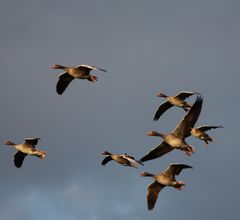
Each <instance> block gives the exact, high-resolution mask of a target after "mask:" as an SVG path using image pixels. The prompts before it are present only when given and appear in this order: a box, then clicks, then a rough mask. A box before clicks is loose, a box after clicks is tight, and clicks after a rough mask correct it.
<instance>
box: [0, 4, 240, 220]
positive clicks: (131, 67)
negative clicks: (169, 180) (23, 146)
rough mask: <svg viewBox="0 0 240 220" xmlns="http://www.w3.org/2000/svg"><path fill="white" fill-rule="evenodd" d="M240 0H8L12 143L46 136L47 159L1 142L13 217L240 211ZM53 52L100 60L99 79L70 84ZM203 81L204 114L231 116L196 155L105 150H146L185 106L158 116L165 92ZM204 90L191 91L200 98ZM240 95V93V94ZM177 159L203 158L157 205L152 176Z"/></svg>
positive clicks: (5, 62) (5, 55) (0, 193)
mask: <svg viewBox="0 0 240 220" xmlns="http://www.w3.org/2000/svg"><path fill="white" fill-rule="evenodd" d="M239 10H240V3H239V1H234V0H202V1H195V0H180V1H179V0H175V1H173V0H166V1H163V0H161V1H154V0H152V1H140V0H139V1H137V0H135V1H111V0H101V1H97V0H85V1H83V0H82V1H77V0H76V1H74V0H70V1H46V0H42V1H36V0H31V1H30V0H24V1H14V0H2V1H1V2H0V25H1V34H0V48H1V59H0V65H1V81H0V93H1V96H0V101H1V113H2V114H1V116H0V117H1V127H0V134H1V136H0V141H1V143H2V142H3V141H4V140H6V139H10V140H12V141H14V142H17V143H19V142H22V141H23V138H25V137H41V141H40V142H39V146H38V147H39V148H40V149H42V150H46V151H48V155H47V156H46V159H45V160H44V161H41V160H38V158H35V157H28V158H26V160H25V161H24V164H23V167H22V168H21V169H17V168H15V167H14V165H13V154H14V150H13V149H11V148H7V147H5V146H2V147H1V148H0V154H1V160H0V173H1V189H0V204H1V205H0V213H1V215H0V216H1V219H11V220H32V219H34V220H39V219H46V220H56V219H58V220H65V219H69V220H76V219H89V220H102V219H114V220H118V219H122V218H124V217H126V218H129V219H132V220H143V219H149V220H153V219H159V218H162V219H166V220H167V219H170V220H172V219H177V218H178V219H179V220H183V219H184V220H186V219H191V220H192V219H194V220H202V219H205V220H211V219H219V220H222V219H227V218H228V219H229V218H230V219H231V220H238V219H239V218H240V212H239V203H240V193H239V190H238V187H239V186H240V178H239V177H238V173H239V170H238V167H239V154H240V150H239V146H238V145H239V144H238V141H237V138H238V137H237V135H238V124H239V115H238V114H239V110H240V106H239V102H238V99H239V82H240V75H239V69H240V65H239V55H240V44H239V39H240V26H239V23H240V14H239ZM53 64H62V65H77V64H90V65H96V66H98V67H101V68H105V69H107V70H108V71H109V73H102V72H95V74H96V75H97V76H98V77H99V81H98V82H97V83H96V84H92V83H89V82H88V81H83V80H76V81H74V82H73V83H72V84H71V85H70V86H69V87H68V88H67V90H66V92H65V93H64V94H63V95H62V96H58V95H57V93H56V91H55V86H56V79H57V75H58V74H59V73H60V72H61V71H56V70H51V69H50V67H51V65H53ZM182 90H189V91H198V92H200V93H202V95H203V97H204V106H203V110H202V113H201V115H200V118H199V121H198V122H197V124H198V125H202V124H212V125H223V126H224V129H217V130H214V131H210V132H209V134H210V135H211V136H213V137H215V138H216V139H217V142H213V143H211V144H210V145H209V147H208V148H205V147H204V145H203V143H202V142H200V141H198V140H196V139H194V138H191V137H190V138H189V139H188V140H187V141H188V143H190V144H192V145H194V146H195V147H196V150H197V152H196V153H195V154H194V155H193V156H192V157H190V158H189V157H186V156H185V155H184V154H183V153H182V152H179V151H176V152H172V153H170V154H168V155H166V156H164V157H162V158H160V159H156V160H153V161H149V162H146V163H145V166H144V167H140V168H139V169H138V170H136V169H131V168H126V167H122V166H119V165H118V164H115V163H113V162H112V163H109V164H107V166H106V167H102V166H101V165H100V162H101V160H102V156H101V152H102V151H103V150H109V151H110V152H115V153H125V152H127V153H129V154H131V155H133V156H135V157H136V158H140V157H142V156H143V155H144V154H145V153H146V152H147V151H149V150H150V149H151V148H152V147H154V146H155V145H157V144H158V143H159V142H160V141H161V140H160V139H158V138H153V137H148V136H147V132H148V131H149V130H157V131H159V132H169V131H171V130H173V129H174V128H175V126H176V125H177V123H178V122H179V121H180V119H181V118H182V116H183V114H184V112H183V111H182V110H181V109H171V110H169V111H168V112H166V113H165V114H164V115H163V116H162V118H161V119H160V120H159V121H158V122H154V121H153V120H152V118H153V114H154V111H155V109H156V108H157V107H158V105H159V104H160V103H161V102H162V101H163V100H162V99H161V98H158V97H156V96H155V94H156V93H157V92H160V91H161V92H165V93H166V94H169V95H173V94H175V93H177V92H179V91H182ZM194 99H195V98H194V97H193V98H190V99H189V101H191V102H193V101H194ZM236 101H237V102H236ZM170 162H181V163H186V164H189V165H192V166H193V167H194V169H193V170H184V171H183V172H182V173H181V175H180V176H179V177H178V179H180V180H184V181H185V182H186V187H185V188H184V190H183V191H182V192H179V191H177V190H175V189H171V188H169V189H164V190H163V191H162V192H161V193H160V195H159V199H158V202H157V204H156V207H155V209H154V210H153V211H152V212H149V211H148V210H147V204H146V189H147V185H148V184H149V183H150V182H151V181H152V180H151V179H150V178H141V177H140V176H139V174H140V172H142V171H149V172H159V171H161V170H163V169H165V168H166V167H167V165H168V164H169V163H170Z"/></svg>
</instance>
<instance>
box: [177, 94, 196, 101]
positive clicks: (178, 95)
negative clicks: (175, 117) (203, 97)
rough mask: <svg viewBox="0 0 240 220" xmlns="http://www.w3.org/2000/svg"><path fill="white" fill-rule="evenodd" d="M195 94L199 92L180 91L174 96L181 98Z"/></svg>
mask: <svg viewBox="0 0 240 220" xmlns="http://www.w3.org/2000/svg"><path fill="white" fill-rule="evenodd" d="M195 94H199V93H198V92H180V93H179V94H177V95H176V96H175V97H178V98H180V99H182V100H184V99H186V98H188V97H190V96H192V95H195Z"/></svg>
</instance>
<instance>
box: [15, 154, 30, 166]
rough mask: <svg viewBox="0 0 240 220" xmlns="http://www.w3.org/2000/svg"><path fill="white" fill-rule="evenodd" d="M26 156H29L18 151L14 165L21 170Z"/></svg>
mask: <svg viewBox="0 0 240 220" xmlns="http://www.w3.org/2000/svg"><path fill="white" fill-rule="evenodd" d="M26 156H27V154H24V153H22V152H21V151H17V152H16V153H15V154H14V164H15V166H16V167H17V168H20V167H21V166H22V163H23V160H24V158H25V157H26Z"/></svg>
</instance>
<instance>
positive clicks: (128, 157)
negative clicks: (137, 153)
mask: <svg viewBox="0 0 240 220" xmlns="http://www.w3.org/2000/svg"><path fill="white" fill-rule="evenodd" d="M122 157H123V158H124V159H126V160H128V161H129V163H130V165H131V166H133V167H136V168H137V166H138V164H141V165H143V163H142V162H141V161H137V160H136V159H135V158H134V157H133V156H130V155H128V154H124V155H123V156H122ZM143 166H144V165H143Z"/></svg>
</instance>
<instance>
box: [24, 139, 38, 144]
mask: <svg viewBox="0 0 240 220" xmlns="http://www.w3.org/2000/svg"><path fill="white" fill-rule="evenodd" d="M39 140H40V138H25V139H24V144H26V145H33V146H35V145H37V143H38V141H39Z"/></svg>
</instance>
